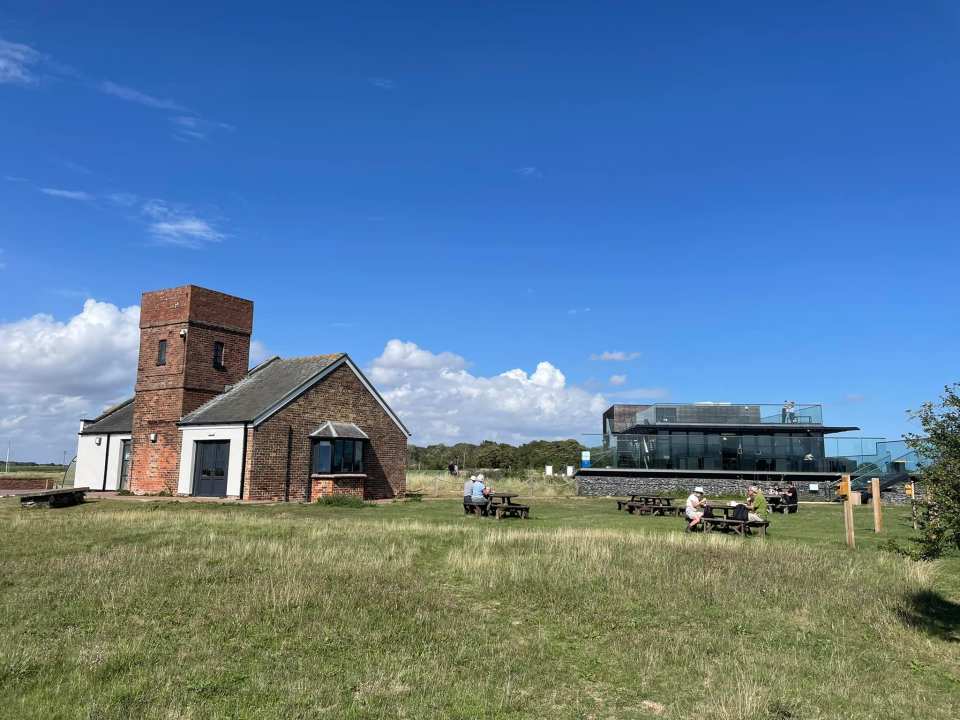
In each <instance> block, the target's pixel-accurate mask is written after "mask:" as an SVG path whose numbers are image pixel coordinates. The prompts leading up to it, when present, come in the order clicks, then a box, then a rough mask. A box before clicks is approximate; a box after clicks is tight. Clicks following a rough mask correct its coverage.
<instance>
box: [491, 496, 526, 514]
mask: <svg viewBox="0 0 960 720" xmlns="http://www.w3.org/2000/svg"><path fill="white" fill-rule="evenodd" d="M517 496H518V494H517V493H504V492H492V493H490V494H489V495H488V496H487V497H488V498H490V504H489V505H488V506H487V514H489V515H493V516H494V517H495V518H497V520H500V519H502V518H505V517H519V518H523V519H524V520H526V519H528V518H529V517H530V506H529V505H521V504H519V503H515V502H513V499H514V498H515V497H517Z"/></svg>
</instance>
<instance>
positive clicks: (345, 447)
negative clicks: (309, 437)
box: [310, 438, 364, 475]
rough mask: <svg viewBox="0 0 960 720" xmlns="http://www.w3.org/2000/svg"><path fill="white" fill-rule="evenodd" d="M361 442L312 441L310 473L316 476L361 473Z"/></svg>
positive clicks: (341, 440) (351, 440)
mask: <svg viewBox="0 0 960 720" xmlns="http://www.w3.org/2000/svg"><path fill="white" fill-rule="evenodd" d="M363 445H364V441H363V440H353V439H347V438H343V439H340V438H338V439H336V440H314V441H313V448H312V454H311V458H312V460H311V463H310V471H311V472H312V473H314V474H317V475H336V474H342V473H362V472H363Z"/></svg>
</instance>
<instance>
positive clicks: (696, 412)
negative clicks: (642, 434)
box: [634, 403, 823, 425]
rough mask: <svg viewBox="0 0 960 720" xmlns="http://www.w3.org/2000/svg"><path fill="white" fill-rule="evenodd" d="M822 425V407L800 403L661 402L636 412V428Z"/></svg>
mask: <svg viewBox="0 0 960 720" xmlns="http://www.w3.org/2000/svg"><path fill="white" fill-rule="evenodd" d="M671 423H674V424H687V425H771V424H772V425H822V424H823V408H822V406H821V405H804V404H797V403H792V404H791V403H783V404H780V405H776V404H765V403H759V404H753V405H741V404H732V403H689V404H688V403H657V404H655V405H650V406H648V407H647V408H645V409H643V410H638V411H637V413H636V422H635V423H634V424H635V425H663V424H671Z"/></svg>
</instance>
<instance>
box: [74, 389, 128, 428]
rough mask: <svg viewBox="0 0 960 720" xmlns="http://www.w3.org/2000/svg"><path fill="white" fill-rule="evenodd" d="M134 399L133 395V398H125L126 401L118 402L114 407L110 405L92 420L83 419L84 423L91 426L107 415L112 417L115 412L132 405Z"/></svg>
mask: <svg viewBox="0 0 960 720" xmlns="http://www.w3.org/2000/svg"><path fill="white" fill-rule="evenodd" d="M135 399H136V395H134V396H133V397H130V398H127V399H126V400H124V401H122V402H118V403H117V404H116V405H112V406H110V407H108V408H107V409H106V410H104V411H103V412H102V413H100V414H99V415H97V416H96V417H95V418H93V419H87V418H84V421H85V422H88V423H90V424H91V425H92V424H93V423H95V422H100V421H101V420H103V419H104V418H105V417H107V416H108V415H113V414H114V413H115V412H116V411H117V410H121V409H123V408H125V407H126V406H127V405H129V404H130V403H132V402H133V401H134V400H135Z"/></svg>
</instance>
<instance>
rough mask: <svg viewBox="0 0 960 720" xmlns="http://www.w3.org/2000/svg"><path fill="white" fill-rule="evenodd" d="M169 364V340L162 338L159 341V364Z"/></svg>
mask: <svg viewBox="0 0 960 720" xmlns="http://www.w3.org/2000/svg"><path fill="white" fill-rule="evenodd" d="M166 364H167V341H166V340H161V341H160V342H158V343H157V365H166Z"/></svg>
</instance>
